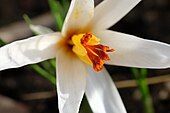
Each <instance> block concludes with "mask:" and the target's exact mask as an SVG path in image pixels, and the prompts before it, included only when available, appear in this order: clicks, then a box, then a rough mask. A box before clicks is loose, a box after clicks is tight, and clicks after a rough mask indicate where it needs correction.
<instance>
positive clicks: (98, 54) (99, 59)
mask: <svg viewBox="0 0 170 113" xmlns="http://www.w3.org/2000/svg"><path fill="white" fill-rule="evenodd" d="M92 36H93V35H92V34H91V33H86V34H85V35H83V37H82V38H81V44H82V45H83V46H84V48H85V49H86V51H87V55H88V57H89V59H90V60H91V62H92V63H93V69H94V70H95V71H100V70H101V69H102V68H103V65H104V61H108V60H110V58H109V56H108V55H107V54H106V52H113V51H114V49H111V48H109V47H108V46H104V45H101V44H98V45H88V41H89V40H90V39H91V38H92Z"/></svg>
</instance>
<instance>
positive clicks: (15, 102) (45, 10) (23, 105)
mask: <svg viewBox="0 0 170 113" xmlns="http://www.w3.org/2000/svg"><path fill="white" fill-rule="evenodd" d="M95 2H96V5H97V4H98V3H100V2H101V0H95ZM23 14H27V15H28V16H29V17H31V19H32V20H33V22H34V23H35V24H40V25H45V26H48V27H50V28H52V29H54V30H56V28H55V24H54V19H53V17H52V15H51V14H50V8H49V4H48V0H0V38H2V39H3V40H4V41H6V42H11V41H13V40H18V39H21V38H26V37H29V36H31V35H33V34H32V32H31V31H30V30H29V27H28V25H26V24H25V22H24V20H23ZM111 29H113V30H115V31H120V32H124V33H128V34H132V35H136V36H139V37H142V38H145V39H152V40H158V41H162V42H165V43H168V44H170V0H143V1H142V2H141V3H140V4H139V5H137V6H136V7H135V8H134V9H133V10H132V11H131V12H130V13H129V14H128V15H126V16H125V17H124V18H123V19H122V20H121V21H119V22H118V23H117V24H116V25H114V26H113V27H112V28H111ZM106 68H107V70H108V71H109V73H110V74H111V76H112V78H113V80H114V81H115V83H116V85H117V87H118V90H119V92H120V95H121V97H122V100H123V102H124V104H125V107H126V109H127V111H128V113H144V109H143V104H142V101H141V94H140V92H139V89H138V87H137V85H136V83H135V81H134V78H133V76H132V73H131V70H130V69H129V68H126V67H117V66H107V65H106ZM148 83H149V89H150V93H151V97H152V99H153V107H154V109H155V113H170V69H164V70H148ZM55 90H56V88H55V86H53V85H51V83H50V82H49V81H47V80H46V79H44V78H43V77H40V76H38V74H37V73H35V71H33V70H32V69H31V68H30V67H28V66H26V67H22V68H18V69H10V70H5V71H1V72H0V113H47V112H49V113H57V112H58V107H57V97H56V91H55ZM88 110H89V106H88V103H87V102H86V99H84V100H83V103H82V106H81V110H80V112H81V113H90V111H88Z"/></svg>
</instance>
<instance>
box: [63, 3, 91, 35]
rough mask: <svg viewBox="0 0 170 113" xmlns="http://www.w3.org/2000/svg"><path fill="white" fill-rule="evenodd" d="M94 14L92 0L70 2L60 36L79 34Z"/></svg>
mask: <svg viewBox="0 0 170 113" xmlns="http://www.w3.org/2000/svg"><path fill="white" fill-rule="evenodd" d="M93 14H94V0H72V1H71V5H70V9H69V11H68V13H67V16H66V19H65V22H64V25H63V29H62V35H63V36H66V35H68V34H69V33H70V32H71V33H75V32H80V31H81V30H83V29H84V27H86V26H87V25H88V24H89V23H90V22H91V20H92V18H93Z"/></svg>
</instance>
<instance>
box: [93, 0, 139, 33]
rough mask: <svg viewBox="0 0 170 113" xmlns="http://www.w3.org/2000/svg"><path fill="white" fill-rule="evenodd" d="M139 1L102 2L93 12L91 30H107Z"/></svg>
mask: <svg viewBox="0 0 170 113" xmlns="http://www.w3.org/2000/svg"><path fill="white" fill-rule="evenodd" d="M140 1H141V0H104V1H103V2H102V3H100V4H99V5H98V6H97V7H96V8H95V11H94V19H93V27H94V28H93V29H94V30H96V29H107V28H109V27H111V26H113V25H114V24H115V23H117V22H118V21H119V20H120V19H121V18H123V17H124V16H125V15H126V14H127V13H128V12H129V11H130V10H131V9H132V8H134V7H135V6H136V5H137V4H138V3H139V2H140Z"/></svg>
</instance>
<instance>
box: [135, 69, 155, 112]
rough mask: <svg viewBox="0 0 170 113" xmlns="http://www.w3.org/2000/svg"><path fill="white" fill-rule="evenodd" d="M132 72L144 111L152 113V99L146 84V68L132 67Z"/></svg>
mask: <svg viewBox="0 0 170 113" xmlns="http://www.w3.org/2000/svg"><path fill="white" fill-rule="evenodd" d="M132 73H133V76H134V78H135V79H136V82H137V84H138V88H139V91H140V93H141V96H142V102H143V107H144V112H145V113H154V107H153V101H152V98H151V95H150V91H149V87H148V84H147V79H146V77H147V75H148V72H147V70H146V69H136V68H132Z"/></svg>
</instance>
